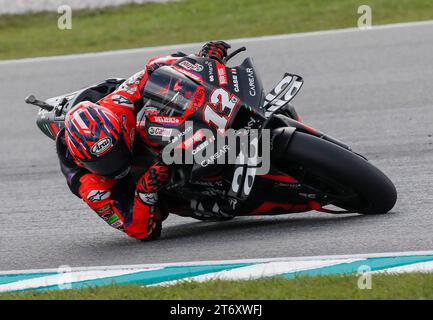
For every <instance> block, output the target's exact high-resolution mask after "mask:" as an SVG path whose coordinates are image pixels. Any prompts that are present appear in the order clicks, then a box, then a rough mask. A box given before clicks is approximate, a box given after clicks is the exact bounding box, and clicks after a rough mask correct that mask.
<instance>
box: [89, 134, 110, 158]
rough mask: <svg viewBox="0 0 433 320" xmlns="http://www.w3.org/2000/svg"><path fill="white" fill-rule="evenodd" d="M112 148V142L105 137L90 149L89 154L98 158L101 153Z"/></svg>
mask: <svg viewBox="0 0 433 320" xmlns="http://www.w3.org/2000/svg"><path fill="white" fill-rule="evenodd" d="M112 146H113V141H112V140H111V138H108V137H106V138H103V139H101V140H99V141H98V142H96V143H95V144H94V145H93V146H92V148H91V149H90V152H91V153H92V154H94V155H95V156H99V155H100V154H101V153H103V152H105V151H107V150H108V149H110V148H111V147H112Z"/></svg>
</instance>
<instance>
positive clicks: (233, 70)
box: [230, 68, 239, 92]
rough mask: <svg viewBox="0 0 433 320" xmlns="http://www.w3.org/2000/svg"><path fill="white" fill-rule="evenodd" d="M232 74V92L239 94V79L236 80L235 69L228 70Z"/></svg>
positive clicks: (236, 73)
mask: <svg viewBox="0 0 433 320" xmlns="http://www.w3.org/2000/svg"><path fill="white" fill-rule="evenodd" d="M230 71H231V73H232V81H233V90H234V91H235V92H239V79H238V71H237V70H236V69H234V68H233V69H231V70H230Z"/></svg>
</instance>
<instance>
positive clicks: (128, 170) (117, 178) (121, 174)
mask: <svg viewBox="0 0 433 320" xmlns="http://www.w3.org/2000/svg"><path fill="white" fill-rule="evenodd" d="M130 171H131V166H128V167H127V168H126V169H125V170H123V171H122V172H121V173H119V174H118V175H117V176H115V177H114V178H113V179H115V180H120V179H122V178H124V177H126V175H127V174H128V173H129V172H130Z"/></svg>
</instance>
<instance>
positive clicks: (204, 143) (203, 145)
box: [192, 136, 215, 155]
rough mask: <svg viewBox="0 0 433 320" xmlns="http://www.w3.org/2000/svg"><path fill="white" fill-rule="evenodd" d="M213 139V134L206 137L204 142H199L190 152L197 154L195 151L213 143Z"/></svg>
mask: <svg viewBox="0 0 433 320" xmlns="http://www.w3.org/2000/svg"><path fill="white" fill-rule="evenodd" d="M214 141H215V137H214V136H212V137H210V138H209V139H207V140H206V141H205V142H203V143H202V144H199V145H198V146H197V148H195V149H194V150H193V151H192V154H194V155H195V154H197V152H200V151H202V150H203V149H205V148H206V147H207V146H208V145H210V144H211V143H213V142H214Z"/></svg>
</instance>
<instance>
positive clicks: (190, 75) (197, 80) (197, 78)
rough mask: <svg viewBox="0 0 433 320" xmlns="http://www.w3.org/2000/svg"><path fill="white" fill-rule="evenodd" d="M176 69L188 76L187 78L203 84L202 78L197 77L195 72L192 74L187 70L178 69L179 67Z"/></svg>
mask: <svg viewBox="0 0 433 320" xmlns="http://www.w3.org/2000/svg"><path fill="white" fill-rule="evenodd" d="M174 69H175V70H177V71H179V72H180V73H182V74H184V75H186V76H187V77H189V78H191V79H193V80H194V81H196V82H198V83H200V84H202V83H203V79H202V77H200V76H198V75H196V74H195V73H193V72H191V71H189V70H185V69H183V68H180V67H178V66H175V67H174Z"/></svg>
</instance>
